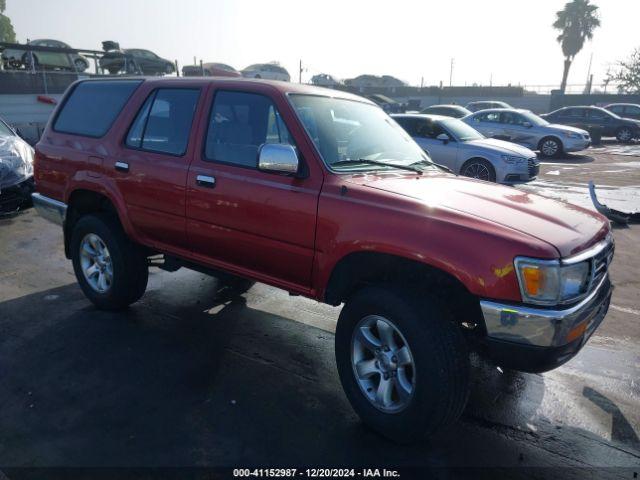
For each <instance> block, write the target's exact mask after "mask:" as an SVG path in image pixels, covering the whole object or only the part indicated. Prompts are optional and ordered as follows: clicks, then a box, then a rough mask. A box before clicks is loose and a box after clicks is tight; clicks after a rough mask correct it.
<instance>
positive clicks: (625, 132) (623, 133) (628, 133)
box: [616, 127, 633, 143]
mask: <svg viewBox="0 0 640 480" xmlns="http://www.w3.org/2000/svg"><path fill="white" fill-rule="evenodd" d="M632 139H633V131H632V130H631V129H630V128H629V127H622V128H621V129H620V130H618V131H617V132H616V140H618V141H619V142H621V143H629V142H630V141H631V140H632Z"/></svg>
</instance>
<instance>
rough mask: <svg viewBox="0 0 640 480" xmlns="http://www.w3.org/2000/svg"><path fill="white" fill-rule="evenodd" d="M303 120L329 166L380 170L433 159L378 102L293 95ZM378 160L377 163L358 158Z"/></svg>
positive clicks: (429, 161)
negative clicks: (381, 163) (359, 161)
mask: <svg viewBox="0 0 640 480" xmlns="http://www.w3.org/2000/svg"><path fill="white" fill-rule="evenodd" d="M290 98H291V101H292V103H293V106H294V108H295V109H296V112H297V113H298V116H299V117H300V120H301V121H302V123H303V125H304V127H305V129H306V131H307V133H308V134H309V136H310V137H311V139H312V140H313V142H314V143H315V145H316V147H317V149H318V151H319V152H320V155H321V156H322V159H323V160H324V162H325V163H326V164H327V166H328V167H330V168H332V169H333V170H336V171H355V170H358V171H360V170H380V169H386V168H387V167H386V166H384V165H380V163H378V162H383V163H385V164H388V165H389V167H388V168H389V169H391V168H393V165H394V164H395V165H405V166H407V165H411V164H415V163H419V162H427V163H431V160H430V159H429V157H428V156H427V154H426V153H425V152H424V151H423V150H422V149H421V148H420V147H419V146H418V145H417V144H416V143H415V142H414V141H413V139H412V138H411V137H410V136H409V135H408V134H407V133H406V132H405V131H404V129H403V128H402V127H400V126H399V125H398V124H397V123H396V122H395V121H394V120H393V119H392V118H391V117H389V116H388V115H387V114H386V113H385V112H384V111H383V110H381V109H380V108H379V107H377V106H375V105H370V104H368V103H363V102H358V101H355V100H345V99H338V98H329V97H321V96H316V95H291V96H290ZM361 159H362V160H376V162H377V163H376V164H372V163H367V162H362V163H360V164H359V163H358V162H357V160H361Z"/></svg>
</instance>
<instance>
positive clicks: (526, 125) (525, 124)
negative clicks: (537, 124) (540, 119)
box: [522, 122, 533, 128]
mask: <svg viewBox="0 0 640 480" xmlns="http://www.w3.org/2000/svg"><path fill="white" fill-rule="evenodd" d="M522 126H523V127H524V128H531V127H533V125H531V122H523V123H522Z"/></svg>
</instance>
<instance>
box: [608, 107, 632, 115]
mask: <svg viewBox="0 0 640 480" xmlns="http://www.w3.org/2000/svg"><path fill="white" fill-rule="evenodd" d="M627 108H629V107H627ZM608 110H611V111H612V112H613V113H617V114H618V115H621V114H622V112H623V111H624V107H623V106H622V105H614V106H613V107H609V108H608Z"/></svg>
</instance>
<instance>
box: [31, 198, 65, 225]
mask: <svg viewBox="0 0 640 480" xmlns="http://www.w3.org/2000/svg"><path fill="white" fill-rule="evenodd" d="M31 199H32V200H33V206H34V208H35V209H36V211H37V212H38V214H39V215H40V216H41V217H43V218H46V219H47V220H49V221H50V222H53V223H55V224H58V225H63V224H64V221H65V219H66V218H67V204H66V203H63V202H60V201H58V200H54V199H53V198H49V197H45V196H44V195H41V194H39V193H33V194H31Z"/></svg>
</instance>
